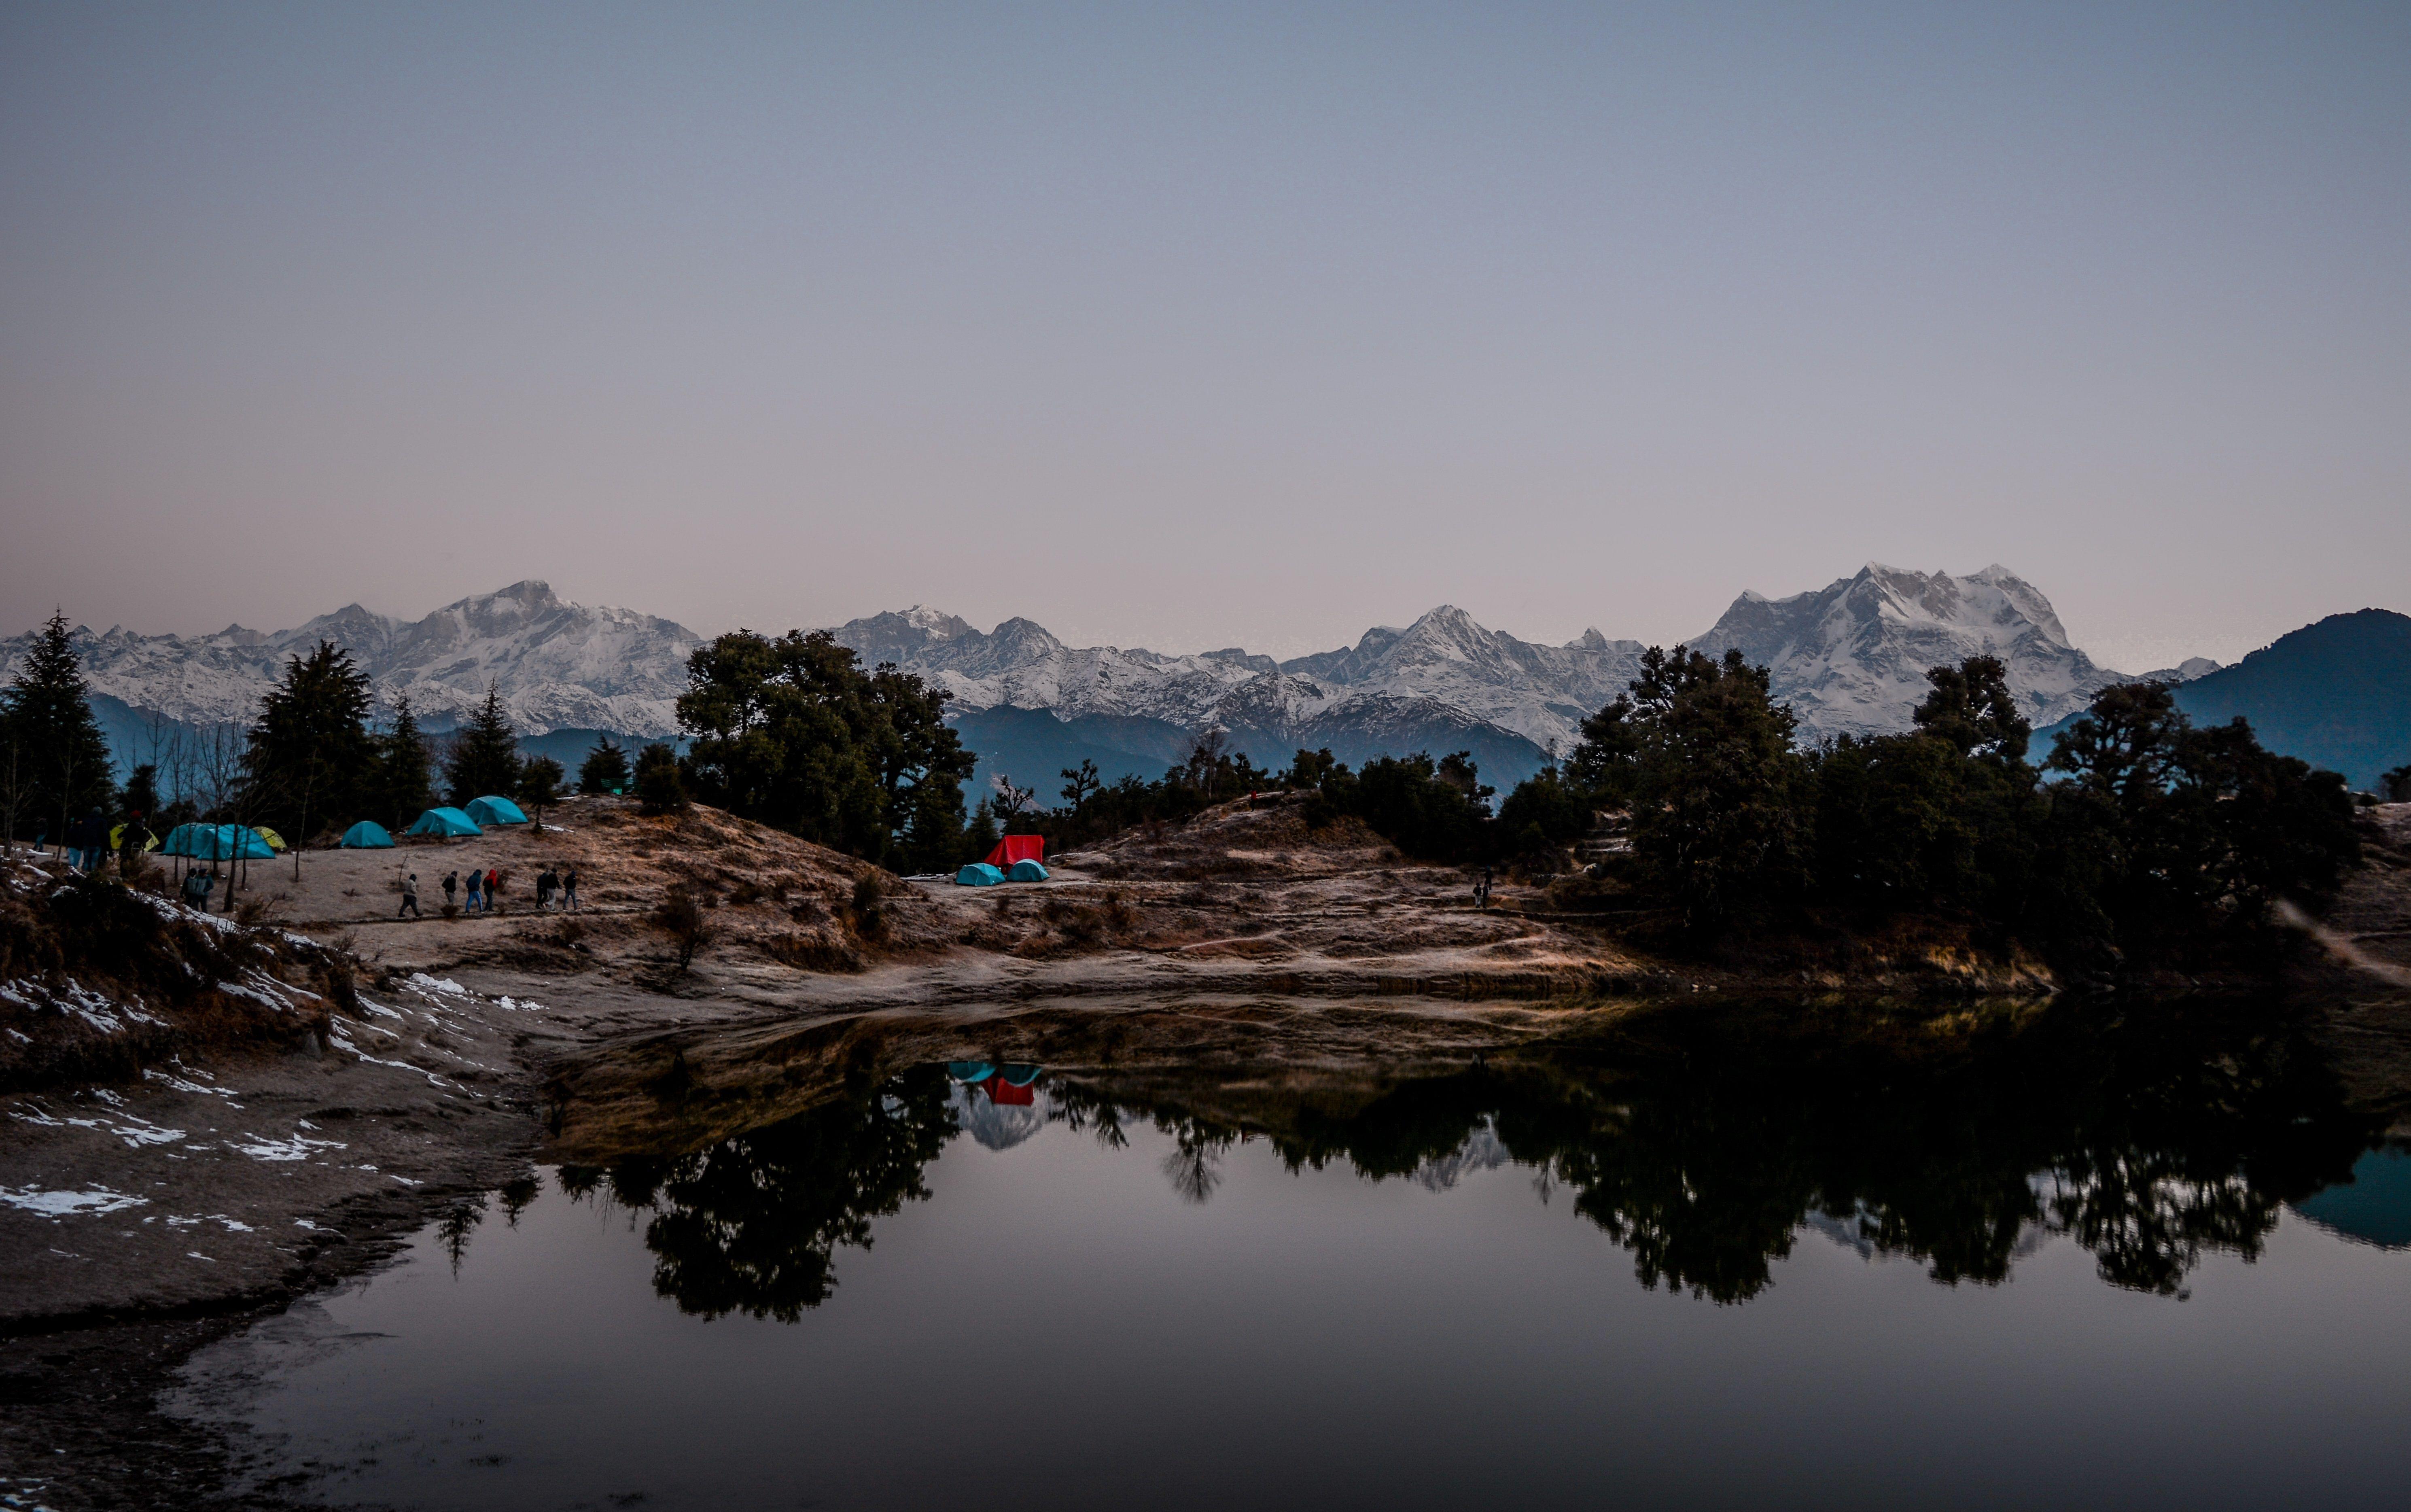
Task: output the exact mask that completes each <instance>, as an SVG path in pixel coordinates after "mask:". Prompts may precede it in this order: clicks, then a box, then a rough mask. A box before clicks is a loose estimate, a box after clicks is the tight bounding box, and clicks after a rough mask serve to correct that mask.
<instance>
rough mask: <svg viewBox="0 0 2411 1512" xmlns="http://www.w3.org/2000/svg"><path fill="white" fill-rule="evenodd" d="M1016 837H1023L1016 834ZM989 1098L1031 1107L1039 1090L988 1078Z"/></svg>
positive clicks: (1002, 1104) (1007, 1105)
mask: <svg viewBox="0 0 2411 1512" xmlns="http://www.w3.org/2000/svg"><path fill="white" fill-rule="evenodd" d="M1014 838H1015V839H1016V840H1017V839H1019V838H1021V837H1020V836H1018V835H1016V836H1015V837H1014ZM986 1085H987V1100H988V1101H989V1102H992V1103H996V1104H999V1105H1001V1106H1002V1107H1005V1108H1029V1107H1031V1106H1033V1105H1034V1104H1035V1103H1036V1102H1037V1101H1038V1094H1037V1092H1036V1091H1035V1090H1034V1089H1032V1088H1030V1087H1016V1086H1015V1085H1014V1084H1013V1083H1012V1082H1010V1081H1007V1080H1005V1079H1004V1078H1002V1077H990V1078H989V1079H988V1080H987V1083H986Z"/></svg>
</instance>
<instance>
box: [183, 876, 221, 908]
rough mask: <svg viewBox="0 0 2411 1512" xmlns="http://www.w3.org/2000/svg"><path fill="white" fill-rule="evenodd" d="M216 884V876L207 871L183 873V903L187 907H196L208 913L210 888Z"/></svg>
mask: <svg viewBox="0 0 2411 1512" xmlns="http://www.w3.org/2000/svg"><path fill="white" fill-rule="evenodd" d="M216 886H217V878H215V877H213V876H212V875H210V874H209V873H207V872H187V873H184V903H185V904H186V905H187V906H188V907H193V908H197V909H199V910H200V911H201V912H202V913H204V914H206V913H208V912H209V911H210V889H211V888H213V887H216Z"/></svg>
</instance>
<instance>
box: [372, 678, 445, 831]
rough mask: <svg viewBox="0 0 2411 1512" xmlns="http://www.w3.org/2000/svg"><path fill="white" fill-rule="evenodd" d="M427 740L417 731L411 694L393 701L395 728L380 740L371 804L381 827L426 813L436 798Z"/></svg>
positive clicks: (403, 821) (416, 719) (401, 823)
mask: <svg viewBox="0 0 2411 1512" xmlns="http://www.w3.org/2000/svg"><path fill="white" fill-rule="evenodd" d="M431 766H432V763H431V762H430V761H429V760H428V758H427V737H426V736H424V735H421V734H420V733H419V732H418V716H417V715H416V714H415V713H413V712H411V708H410V695H409V694H407V693H405V694H403V695H402V696H401V697H398V698H396V699H394V701H393V728H391V729H389V730H387V731H386V732H385V734H384V735H383V736H381V737H379V738H378V740H377V793H376V798H375V800H374V802H373V804H372V805H371V807H372V809H373V815H374V817H375V818H376V820H377V822H379V823H380V824H384V825H387V826H391V827H394V828H400V827H401V826H402V825H406V824H408V823H410V822H411V821H412V820H413V819H416V818H417V817H418V816H419V815H421V814H423V813H425V812H426V810H427V809H428V807H429V800H431V799H433V798H434V796H435V782H434V778H433V776H432V775H431Z"/></svg>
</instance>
